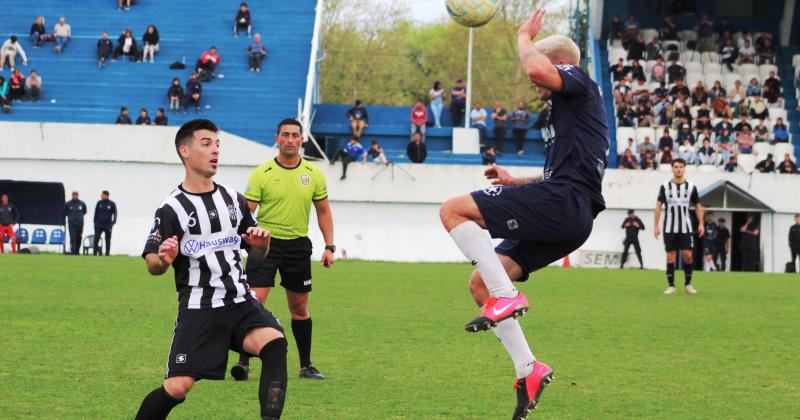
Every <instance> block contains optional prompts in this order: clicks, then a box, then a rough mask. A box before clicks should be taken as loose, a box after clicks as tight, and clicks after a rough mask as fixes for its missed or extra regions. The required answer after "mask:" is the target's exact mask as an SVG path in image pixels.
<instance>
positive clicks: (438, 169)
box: [0, 123, 800, 271]
mask: <svg viewBox="0 0 800 420" xmlns="http://www.w3.org/2000/svg"><path fill="white" fill-rule="evenodd" d="M41 126H42V127H39V124H33V126H32V127H31V126H30V125H28V124H13V123H0V179H15V180H27V181H56V182H62V183H64V187H65V190H66V191H67V192H69V191H72V190H78V191H80V192H81V195H82V198H83V200H84V201H86V202H87V204H88V205H89V208H90V209H91V210H93V209H94V203H95V200H96V199H97V198H98V197H99V194H100V191H102V190H104V189H107V190H109V191H110V192H111V198H112V200H114V201H116V203H117V206H118V209H119V223H118V224H117V226H116V227H115V230H114V234H113V239H114V240H113V243H112V252H113V253H123V254H131V255H136V254H138V253H139V252H140V251H141V248H142V246H143V244H144V240H145V238H146V236H147V233H148V229H149V227H150V225H151V223H152V217H153V213H154V211H155V209H156V207H157V206H158V204H159V203H160V201H161V199H162V198H163V197H164V196H165V195H166V194H167V193H169V192H170V191H171V190H172V189H173V188H175V187H176V186H177V185H178V183H179V182H180V181H181V179H182V177H183V168H182V166H181V165H180V163H179V162H178V159H177V156H175V152H174V148H173V143H172V138H171V136H172V135H174V134H173V133H174V129H173V130H170V129H164V130H169V131H163V132H160V131H159V129H158V128H155V127H146V128H143V127H114V126H84V125H74V124H52V125H51V124H42V125H41ZM151 130H152V131H151ZM42 133H44V136H43V135H42ZM221 138H222V144H223V146H222V152H221V163H222V165H221V167H220V170H219V174H218V176H217V181H218V182H220V183H223V184H226V185H229V186H231V187H234V188H237V189H239V190H242V189H243V188H244V185H245V183H246V182H247V179H248V177H249V175H250V172H251V171H252V168H253V167H254V166H256V165H257V164H258V163H261V162H263V161H265V160H268V159H271V158H272V157H273V156H274V149H272V148H267V147H264V146H261V145H258V144H254V143H252V142H248V141H246V140H243V139H239V138H236V137H235V136H232V135H229V134H227V133H222V134H221ZM62 143H68V144H69V147H67V146H66V145H65V144H62ZM320 167H321V169H322V170H323V172H324V173H325V175H326V177H327V178H328V189H329V193H330V199H331V202H332V208H333V212H334V221H335V226H336V227H335V229H336V243H337V245H338V246H339V249H340V250H346V251H347V253H348V256H349V257H350V258H364V259H380V260H394V261H461V260H463V257H462V255H461V254H460V252H459V251H458V249H456V247H455V246H454V245H453V244H452V241H451V240H450V238H449V237H448V235H447V234H446V233H445V232H444V231H443V229H442V228H441V225H440V223H439V219H438V206H439V204H440V203H441V202H442V201H444V200H445V199H447V198H449V197H452V196H455V195H459V194H464V193H467V192H469V191H472V190H475V189H479V188H485V187H486V186H488V183H487V182H485V181H484V180H483V177H482V173H483V168H481V167H479V166H460V165H459V166H444V165H412V164H406V165H402V167H403V168H404V169H406V170H407V171H408V172H409V173H411V174H412V175H413V176H414V177H415V178H416V180H412V179H411V178H409V177H407V176H406V175H405V174H403V173H402V172H401V171H400V170H395V173H394V179H393V180H392V177H391V173H390V172H389V171H386V172H384V173H382V174H381V175H379V176H377V178H376V179H375V180H372V179H371V178H372V177H373V176H374V175H375V174H376V173H377V172H378V171H379V170H380V169H381V168H382V167H380V166H376V165H373V164H367V165H360V164H353V165H351V167H350V169H349V170H348V178H347V180H345V181H340V180H339V175H340V174H341V166H340V165H336V166H332V165H328V164H322V165H320ZM511 171H512V173H513V174H515V175H526V176H529V175H536V174H538V173H540V172H541V168H517V167H514V168H511ZM669 176H670V175H669V173H664V172H654V171H648V172H644V171H618V170H609V171H608V172H607V174H606V178H605V180H604V185H603V189H604V191H603V193H604V196H605V198H606V201H607V205H608V210H606V211H605V212H603V213H601V214H600V215H599V216H598V218H597V220H596V222H595V227H594V231H593V233H592V235H591V237H590V238H589V240H588V241H587V242H586V244H585V245H584V246H583V247H582V249H585V250H596V251H613V250H621V248H622V238H623V232H622V230H621V229H620V228H619V226H620V224H621V222H622V219H623V218H624V217H625V210H626V209H628V208H634V209H637V212H638V213H639V217H641V218H642V220H643V221H644V222H645V224H646V225H647V228H648V229H647V231H645V232H644V233H643V234H642V235H640V240H641V243H642V246H643V253H644V258H645V265H646V266H647V267H650V268H661V267H662V266H663V261H664V251H663V245H662V243H661V242H660V241H656V240H655V238H653V237H652V209H653V207H654V205H655V200H656V195H657V191H658V186H659V185H660V183H661V182H663V181H665V180H666V179H668V178H669ZM689 177H690V179H692V180H693V181H694V182H696V183H697V185H698V187H699V188H700V189H703V188H705V187H707V186H708V185H710V184H712V183H713V182H715V181H717V180H719V179H728V180H730V181H732V182H734V183H736V185H738V186H739V187H741V188H743V189H744V190H747V191H749V192H750V193H751V194H753V195H754V196H756V197H757V198H759V199H760V200H761V201H763V202H765V203H767V204H768V205H769V206H771V207H772V208H773V209H775V210H776V211H777V212H778V214H777V215H776V216H775V232H776V234H775V235H771V233H770V232H768V230H770V229H771V223H767V221H768V220H769V217H765V218H764V219H763V220H762V227H763V230H764V233H763V234H762V237H763V244H762V249H763V252H764V262H765V268H767V269H768V270H770V271H773V270H774V271H781V270H782V269H783V265H784V263H785V262H786V261H788V260H789V251H788V247H787V244H786V236H787V234H788V228H789V226H790V225H791V224H792V223H793V221H792V214H794V213H797V212H800V200H798V199H797V194H796V192H798V191H800V177H798V176H791V175H765V174H754V175H746V174H725V173H719V174H716V173H715V174H702V175H700V174H694V173H692V174H690V175H689ZM792 192H794V194H793V193H792ZM66 198H67V197H65V200H66ZM718 213H719V212H718ZM312 214H313V212H312ZM718 215H719V214H718ZM92 216H93V215H92V214H91V212H90V214H88V215H87V222H88V221H91V220H92V219H91V218H92ZM728 218H729V217H728ZM312 223H313V224H314V226H315V222H314V221H312ZM87 229H91V223H87ZM311 232H312V234H311V236H312V239H313V240H314V244H315V247H316V249H317V250H319V249H321V248H322V240H321V237H320V235H319V232H318V229H316V227H312V229H311ZM88 233H91V232H85V233H84V234H88ZM771 236H774V237H771ZM773 240H774V250H775V252H774V255H773V254H772V249H773ZM571 259H572V261H573V263H575V262H577V261H578V258H577V254H574V255H572V256H571ZM773 261H774V264H773Z"/></svg>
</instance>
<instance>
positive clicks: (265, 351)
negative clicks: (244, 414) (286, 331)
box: [258, 337, 288, 418]
mask: <svg viewBox="0 0 800 420" xmlns="http://www.w3.org/2000/svg"><path fill="white" fill-rule="evenodd" d="M287 348H288V343H287V341H286V339H285V338H283V337H281V338H278V339H275V340H272V341H270V342H269V343H267V344H266V345H265V346H264V347H263V348H262V349H261V352H260V353H259V354H258V357H259V358H261V380H260V382H259V384H258V401H259V403H260V404H261V417H262V418H280V416H281V412H282V411H283V402H284V401H285V400H286V383H287V382H288V374H287V373H286V350H287Z"/></svg>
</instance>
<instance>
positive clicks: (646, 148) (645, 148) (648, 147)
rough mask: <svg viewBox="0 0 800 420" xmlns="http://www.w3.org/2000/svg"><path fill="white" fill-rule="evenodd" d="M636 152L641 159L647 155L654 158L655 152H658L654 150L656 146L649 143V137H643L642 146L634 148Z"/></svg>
mask: <svg viewBox="0 0 800 420" xmlns="http://www.w3.org/2000/svg"><path fill="white" fill-rule="evenodd" d="M636 150H637V151H638V152H639V155H640V156H642V157H644V156H645V155H647V154H648V153H650V155H651V156H655V155H656V152H657V151H658V149H657V148H656V145H655V144H653V143H652V142H651V141H650V136H645V137H644V141H643V142H642V144H640V145H638V146H636Z"/></svg>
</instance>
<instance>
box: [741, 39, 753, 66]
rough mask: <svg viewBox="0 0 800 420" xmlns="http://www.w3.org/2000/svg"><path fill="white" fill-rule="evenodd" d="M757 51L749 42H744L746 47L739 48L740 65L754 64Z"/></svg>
mask: <svg viewBox="0 0 800 420" xmlns="http://www.w3.org/2000/svg"><path fill="white" fill-rule="evenodd" d="M755 55H756V50H755V48H753V45H752V44H751V43H750V41H749V40H745V41H744V45H742V46H741V47H740V48H739V64H743V63H752V62H753V57H755Z"/></svg>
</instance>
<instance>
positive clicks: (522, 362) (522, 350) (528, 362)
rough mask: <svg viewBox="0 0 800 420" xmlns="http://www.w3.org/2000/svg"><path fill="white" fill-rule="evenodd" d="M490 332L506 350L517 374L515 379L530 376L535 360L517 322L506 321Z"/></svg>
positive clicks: (511, 319) (513, 320) (514, 320)
mask: <svg viewBox="0 0 800 420" xmlns="http://www.w3.org/2000/svg"><path fill="white" fill-rule="evenodd" d="M492 331H494V335H496V336H497V339H498V340H500V343H502V344H503V347H505V348H506V351H507V352H508V355H509V356H511V361H512V362H513V363H514V370H515V371H516V372H517V379H522V378H524V377H526V376H528V375H530V374H531V372H533V362H534V361H536V358H535V357H533V353H531V348H530V347H528V342H527V341H525V334H524V333H523V332H522V327H520V325H519V321H517V320H516V319H513V318H509V319H506V320H504V321H501V322H500V323H499V324H497V326H496V327H495V328H494V329H493V330H492Z"/></svg>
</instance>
